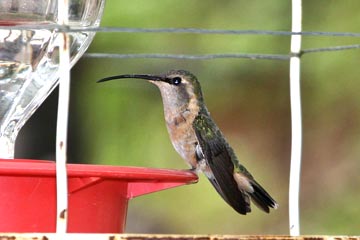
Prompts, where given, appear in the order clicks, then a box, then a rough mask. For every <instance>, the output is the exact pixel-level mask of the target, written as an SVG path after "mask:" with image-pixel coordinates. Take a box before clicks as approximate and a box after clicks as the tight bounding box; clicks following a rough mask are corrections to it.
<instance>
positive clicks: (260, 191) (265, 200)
mask: <svg viewBox="0 0 360 240" xmlns="http://www.w3.org/2000/svg"><path fill="white" fill-rule="evenodd" d="M251 186H252V187H253V189H254V191H253V192H252V193H250V192H249V195H250V197H251V200H252V202H253V203H254V204H255V205H256V206H257V207H258V208H260V209H262V210H263V211H264V212H267V213H269V212H270V208H274V209H277V208H278V204H277V203H276V202H275V200H274V199H273V198H272V197H271V196H270V194H269V193H267V192H266V191H265V189H264V188H262V187H261V186H260V184H258V183H257V182H256V181H255V180H254V179H253V180H251Z"/></svg>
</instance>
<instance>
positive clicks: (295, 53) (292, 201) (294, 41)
mask: <svg viewBox="0 0 360 240" xmlns="http://www.w3.org/2000/svg"><path fill="white" fill-rule="evenodd" d="M301 5H302V4H301V0H292V27H291V31H293V32H301V22H302V19H301V15H302V6H301ZM301 37H302V36H301V35H293V36H291V53H292V57H291V58H290V102H291V103H290V104H291V165H290V182H289V225H290V235H291V236H299V235H300V220H299V219H300V217H299V195H300V194H299V193H300V173H301V148H302V119H301V92H300V52H301Z"/></svg>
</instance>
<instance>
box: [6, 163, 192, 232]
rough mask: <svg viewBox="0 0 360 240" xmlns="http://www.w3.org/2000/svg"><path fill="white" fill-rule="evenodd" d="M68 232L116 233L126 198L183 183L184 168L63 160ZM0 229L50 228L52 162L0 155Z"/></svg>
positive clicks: (53, 185)
mask: <svg viewBox="0 0 360 240" xmlns="http://www.w3.org/2000/svg"><path fill="white" fill-rule="evenodd" d="M67 169H68V188H69V209H68V232H71V233H75V232H77V233H122V232H123V231H124V228H125V222H126V212H127V206H128V200H129V199H131V198H133V197H137V196H140V195H143V194H147V193H152V192H156V191H160V190H164V189H168V188H172V187H176V186H181V185H184V184H188V183H195V182H196V181H197V176H196V175H195V174H194V173H191V172H189V171H180V170H167V169H152V168H140V167H120V166H103V165H86V164H68V165H67ZM0 189H1V191H0V200H1V204H0V213H1V218H0V232H19V233H21V232H55V226H56V180H55V163H54V162H51V161H39V160H19V159H17V160H5V159H3V160H2V159H0Z"/></svg>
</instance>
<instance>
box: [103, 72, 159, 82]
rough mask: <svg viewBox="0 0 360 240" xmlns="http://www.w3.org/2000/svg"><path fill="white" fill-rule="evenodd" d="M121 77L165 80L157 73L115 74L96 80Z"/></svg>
mask: <svg viewBox="0 0 360 240" xmlns="http://www.w3.org/2000/svg"><path fill="white" fill-rule="evenodd" d="M123 78H138V79H145V80H152V81H165V78H164V77H162V76H158V75H150V74H124V75H116V76H111V77H106V78H103V79H100V80H99V81H97V82H98V83H100V82H106V81H110V80H115V79H123Z"/></svg>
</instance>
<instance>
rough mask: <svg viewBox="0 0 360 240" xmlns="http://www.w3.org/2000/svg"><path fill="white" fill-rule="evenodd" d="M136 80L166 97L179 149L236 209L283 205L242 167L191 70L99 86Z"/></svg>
mask: <svg viewBox="0 0 360 240" xmlns="http://www.w3.org/2000/svg"><path fill="white" fill-rule="evenodd" d="M125 78H137V79H144V80H147V81H149V82H151V83H153V84H155V85H156V86H157V87H158V88H159V90H160V93H161V96H162V101H163V106H164V115H165V122H166V127H167V130H168V133H169V136H170V139H171V142H172V145H173V146H174V148H175V150H176V151H177V152H178V153H179V155H180V156H181V157H182V158H183V159H184V160H185V161H186V162H187V164H188V165H189V166H190V168H191V170H193V171H194V172H196V173H198V172H200V171H201V172H203V173H204V174H205V176H206V177H207V178H208V179H209V181H210V183H211V184H212V185H213V186H214V188H215V189H216V191H217V192H218V193H219V195H220V196H221V197H222V198H223V199H224V200H225V202H227V203H228V204H229V205H230V206H231V207H232V208H233V209H234V210H235V211H237V212H238V213H240V214H243V215H246V214H247V213H249V212H251V206H250V202H251V201H252V202H253V203H254V204H255V205H256V206H257V207H258V208H260V209H261V210H263V211H265V212H266V213H269V212H270V208H273V209H276V208H277V207H278V204H277V203H276V201H275V200H274V199H273V198H272V197H271V196H270V194H269V193H267V192H266V190H265V189H264V188H263V187H261V186H260V184H259V183H258V182H257V181H256V180H255V179H254V177H253V176H252V175H251V174H250V172H249V171H248V170H247V169H246V168H245V167H244V166H243V165H242V164H241V163H240V161H239V159H238V158H237V157H236V155H235V153H234V150H233V149H232V148H231V147H230V145H229V144H228V142H227V141H226V139H225V137H224V135H223V134H222V132H221V131H220V129H219V128H218V126H217V125H216V124H215V122H214V120H213V119H212V118H211V117H210V113H209V111H208V109H207V107H206V105H205V102H204V98H203V94H202V91H201V86H200V83H199V81H198V79H197V78H196V76H195V75H193V74H192V73H190V72H188V71H186V70H170V71H168V72H167V73H164V74H159V75H153V74H124V75H116V76H111V77H106V78H103V79H101V80H99V81H98V82H105V81H110V80H115V79H125Z"/></svg>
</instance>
